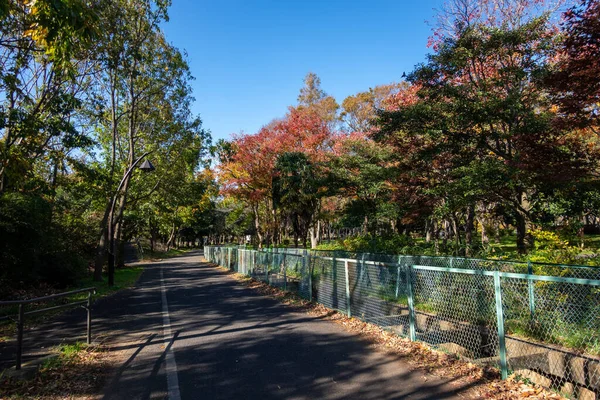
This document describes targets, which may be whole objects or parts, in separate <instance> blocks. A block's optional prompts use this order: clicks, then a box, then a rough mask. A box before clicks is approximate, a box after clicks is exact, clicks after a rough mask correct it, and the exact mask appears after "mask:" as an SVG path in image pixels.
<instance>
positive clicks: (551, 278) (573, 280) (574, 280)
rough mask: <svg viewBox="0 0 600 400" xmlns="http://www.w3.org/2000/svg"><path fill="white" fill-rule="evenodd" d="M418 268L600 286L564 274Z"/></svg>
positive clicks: (588, 280)
mask: <svg viewBox="0 0 600 400" xmlns="http://www.w3.org/2000/svg"><path fill="white" fill-rule="evenodd" d="M412 267H413V268H414V269H416V270H425V271H438V272H452V273H458V274H465V275H482V276H494V275H498V276H500V277H501V278H513V279H524V280H532V281H541V282H556V283H573V284H577V285H588V286H600V280H595V279H580V278H566V277H562V276H546V275H528V274H517V273H514V272H500V271H485V270H480V269H462V268H446V267H431V266H427V265H413V266H412Z"/></svg>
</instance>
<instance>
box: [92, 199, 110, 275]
mask: <svg viewBox="0 0 600 400" xmlns="http://www.w3.org/2000/svg"><path fill="white" fill-rule="evenodd" d="M109 212H110V203H109V204H108V206H107V207H106V209H105V210H104V217H103V218H102V224H101V227H100V229H101V233H100V239H99V240H98V245H97V246H96V258H95V259H94V281H95V282H102V269H103V268H104V263H105V262H106V255H107V252H106V245H107V242H108V229H107V223H108V214H109Z"/></svg>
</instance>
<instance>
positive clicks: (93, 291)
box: [0, 287, 96, 306]
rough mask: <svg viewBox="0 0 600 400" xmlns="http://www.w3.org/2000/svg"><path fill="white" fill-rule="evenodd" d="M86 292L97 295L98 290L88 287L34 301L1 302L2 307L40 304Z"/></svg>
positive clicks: (37, 298)
mask: <svg viewBox="0 0 600 400" xmlns="http://www.w3.org/2000/svg"><path fill="white" fill-rule="evenodd" d="M84 292H91V293H96V288H95V287H88V288H84V289H77V290H71V291H70V292H64V293H57V294H53V295H50V296H43V297H36V298H34V299H27V300H9V301H0V306H11V305H15V304H31V303H39V302H42V301H48V300H54V299H58V298H61V297H66V296H70V295H72V294H77V293H84Z"/></svg>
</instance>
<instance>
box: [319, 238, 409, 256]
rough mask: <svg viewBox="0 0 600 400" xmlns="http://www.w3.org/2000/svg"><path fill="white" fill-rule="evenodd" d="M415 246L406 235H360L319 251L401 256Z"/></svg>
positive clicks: (325, 246)
mask: <svg viewBox="0 0 600 400" xmlns="http://www.w3.org/2000/svg"><path fill="white" fill-rule="evenodd" d="M411 246H413V241H412V239H411V238H410V237H409V236H406V235H387V236H376V235H371V234H368V235H359V236H354V237H349V238H346V239H339V240H337V241H335V242H333V243H328V244H322V245H319V246H318V247H317V249H318V250H346V251H352V252H362V253H387V254H400V253H406V250H407V249H408V248H409V247H411Z"/></svg>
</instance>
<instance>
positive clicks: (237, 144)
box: [219, 108, 334, 201]
mask: <svg viewBox="0 0 600 400" xmlns="http://www.w3.org/2000/svg"><path fill="white" fill-rule="evenodd" d="M333 139H334V135H333V132H332V131H331V130H330V129H329V127H328V125H327V122H326V121H324V120H323V119H322V118H321V117H319V115H318V114H317V113H315V112H313V111H311V110H308V109H304V110H298V109H295V108H290V111H289V113H288V114H287V115H286V117H285V118H283V119H281V120H276V121H274V122H272V123H270V124H268V125H266V126H264V127H263V128H262V129H261V130H260V131H259V132H257V133H256V134H254V135H242V136H238V137H236V138H234V142H233V149H234V154H233V156H232V157H231V158H230V160H228V161H227V162H226V163H224V164H223V165H221V166H220V167H219V169H220V174H219V175H220V180H221V182H222V184H223V190H222V192H223V193H224V194H230V195H234V196H236V197H240V198H243V199H248V200H252V201H259V200H262V199H264V198H265V196H269V195H270V193H271V189H272V183H273V182H272V179H273V176H274V174H275V163H276V161H277V157H278V156H279V155H281V154H283V153H287V152H302V153H305V154H306V155H307V156H308V158H309V159H310V160H313V161H323V160H324V159H325V157H326V154H327V153H329V152H330V151H331V149H332V143H333Z"/></svg>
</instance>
